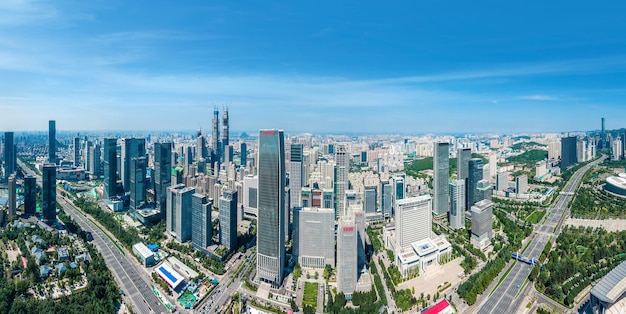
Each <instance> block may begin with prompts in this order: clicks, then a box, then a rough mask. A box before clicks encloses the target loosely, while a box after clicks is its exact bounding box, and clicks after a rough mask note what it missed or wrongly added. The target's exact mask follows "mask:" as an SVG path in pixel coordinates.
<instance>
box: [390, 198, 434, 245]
mask: <svg viewBox="0 0 626 314" xmlns="http://www.w3.org/2000/svg"><path fill="white" fill-rule="evenodd" d="M431 211H432V198H431V197H430V195H422V196H418V197H411V198H405V199H402V200H398V201H396V242H397V243H398V245H399V246H400V247H401V248H403V249H405V248H409V247H410V246H411V244H412V243H413V242H416V241H420V240H423V239H426V238H429V237H430V233H431V231H432V214H431Z"/></svg>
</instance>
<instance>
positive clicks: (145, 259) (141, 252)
mask: <svg viewBox="0 0 626 314" xmlns="http://www.w3.org/2000/svg"><path fill="white" fill-rule="evenodd" d="M133 253H135V255H137V257H139V260H140V261H141V263H142V264H143V266H145V267H150V266H152V265H154V263H155V260H154V253H153V252H152V251H151V250H150V249H149V248H148V247H147V246H146V245H145V244H143V242H139V243H136V244H135V245H133Z"/></svg>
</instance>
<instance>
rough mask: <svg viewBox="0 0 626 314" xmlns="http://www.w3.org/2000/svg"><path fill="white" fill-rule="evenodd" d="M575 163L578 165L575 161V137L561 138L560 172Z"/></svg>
mask: <svg viewBox="0 0 626 314" xmlns="http://www.w3.org/2000/svg"><path fill="white" fill-rule="evenodd" d="M576 163H578V160H577V159H576V137H575V136H568V137H563V138H561V170H565V169H567V168H568V167H569V166H571V165H575V164H576Z"/></svg>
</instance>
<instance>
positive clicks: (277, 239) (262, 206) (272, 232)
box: [257, 130, 285, 287]
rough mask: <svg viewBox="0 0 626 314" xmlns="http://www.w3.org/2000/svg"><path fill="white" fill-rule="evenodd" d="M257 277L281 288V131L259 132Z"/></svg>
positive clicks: (283, 185) (283, 201)
mask: <svg viewBox="0 0 626 314" xmlns="http://www.w3.org/2000/svg"><path fill="white" fill-rule="evenodd" d="M258 165H259V166H258V167H259V190H258V192H259V196H258V197H259V198H258V199H259V202H258V205H259V209H258V227H257V228H258V230H257V276H258V278H259V280H260V281H262V282H267V283H270V284H271V285H272V286H274V287H280V285H281V283H282V281H283V272H284V266H285V230H284V228H285V222H284V221H283V219H285V140H284V135H283V131H282V130H261V131H260V134H259V155H258Z"/></svg>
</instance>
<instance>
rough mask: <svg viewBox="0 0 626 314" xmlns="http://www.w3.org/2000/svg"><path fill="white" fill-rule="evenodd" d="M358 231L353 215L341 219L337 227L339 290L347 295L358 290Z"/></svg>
mask: <svg viewBox="0 0 626 314" xmlns="http://www.w3.org/2000/svg"><path fill="white" fill-rule="evenodd" d="M357 242H358V231H357V227H356V223H355V222H354V218H353V217H349V216H348V215H346V216H343V217H342V218H340V219H339V226H338V229H337V292H343V293H344V294H345V295H346V296H350V295H352V293H353V292H354V291H355V290H356V283H357V280H358V274H359V272H358V263H359V261H358V250H357V246H358V244H357Z"/></svg>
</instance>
